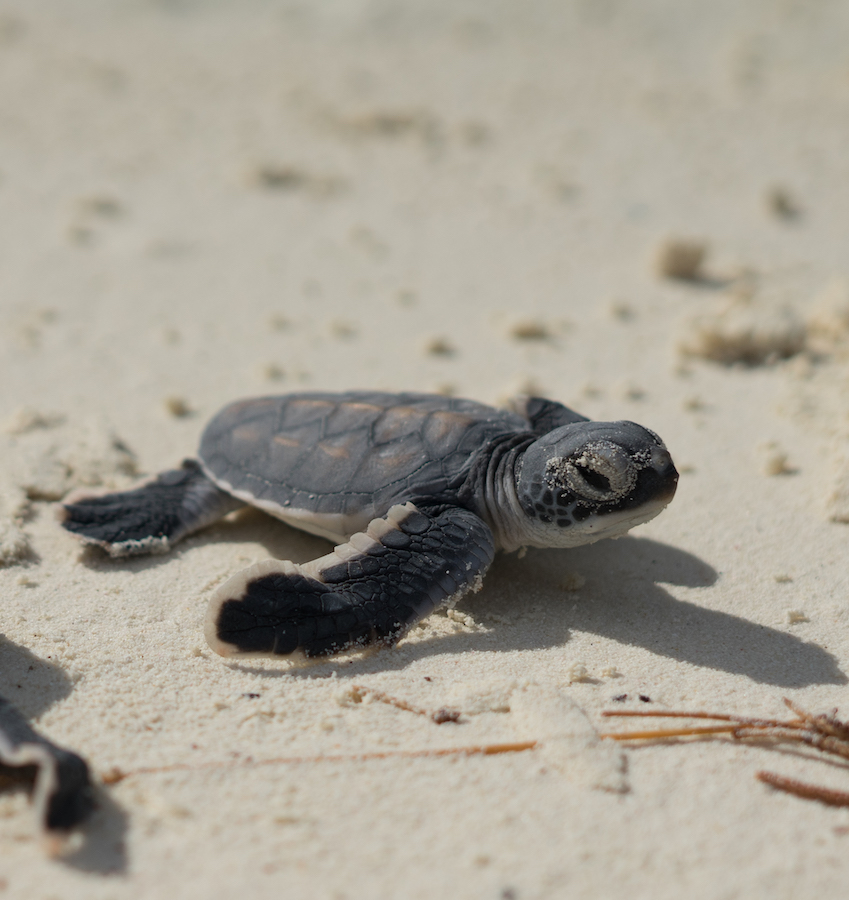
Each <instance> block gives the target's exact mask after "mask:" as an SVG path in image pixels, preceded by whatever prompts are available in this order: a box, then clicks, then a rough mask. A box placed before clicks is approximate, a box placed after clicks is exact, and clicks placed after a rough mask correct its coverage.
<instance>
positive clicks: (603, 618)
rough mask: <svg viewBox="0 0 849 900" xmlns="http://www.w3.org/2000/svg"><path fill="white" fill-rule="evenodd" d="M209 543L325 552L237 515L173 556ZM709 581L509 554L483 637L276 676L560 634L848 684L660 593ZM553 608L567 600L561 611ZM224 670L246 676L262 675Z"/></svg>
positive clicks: (791, 678) (278, 525)
mask: <svg viewBox="0 0 849 900" xmlns="http://www.w3.org/2000/svg"><path fill="white" fill-rule="evenodd" d="M216 541H227V542H230V543H232V542H238V543H246V544H247V543H255V544H260V545H261V546H263V547H264V548H265V549H266V551H267V552H268V554H269V555H270V556H272V557H274V558H276V559H291V560H292V561H293V562H305V561H307V560H310V559H315V558H316V557H317V556H322V555H323V554H325V553H328V552H329V551H330V548H331V546H332V545H331V544H330V543H329V542H328V541H325V540H323V539H322V538H317V537H314V536H313V535H309V534H306V533H304V532H302V531H298V530H297V529H294V528H291V527H289V526H287V525H285V524H284V523H282V522H279V521H278V520H276V519H273V518H272V517H270V516H268V515H266V514H265V513H262V512H261V511H259V510H256V509H253V508H245V509H242V510H238V511H237V512H235V513H231V514H230V515H229V516H227V517H226V518H225V519H222V520H221V521H220V522H217V523H215V524H214V525H212V526H210V527H209V528H207V529H204V531H202V532H200V533H198V534H197V535H194V536H192V537H190V538H188V539H187V540H186V541H185V542H184V543H183V544H181V545H180V546H179V547H178V548H177V552H178V553H180V552H191V550H192V549H193V548H195V547H198V546H205V545H206V544H207V543H212V542H216ZM86 557H87V562H86V564H87V565H89V566H90V567H92V568H102V567H106V566H109V567H114V566H119V567H121V568H126V569H128V570H131V571H140V570H143V569H146V568H150V567H152V566H157V565H161V564H163V563H164V562H166V561H168V559H169V557H168V556H159V557H156V556H154V557H140V558H136V559H125V560H112V559H109V558H108V557H106V556H104V555H103V554H102V553H99V552H97V553H94V552H90V553H88V554H86ZM575 571H578V572H580V573H581V574H582V575H583V574H584V573H586V578H587V581H586V584H585V585H584V587H583V588H582V589H581V590H580V591H579V592H576V593H566V591H565V590H564V587H563V585H564V582H565V581H566V580H567V578H568V576H569V574H570V573H572V572H575ZM716 580H717V573H716V571H715V570H714V569H713V568H712V567H711V566H710V565H708V564H707V563H705V562H704V561H703V560H701V559H699V558H698V557H696V556H694V555H693V554H691V553H687V552H685V551H683V550H679V549H677V548H675V547H672V546H669V545H668V544H662V543H659V542H658V541H652V540H649V539H647V538H636V537H630V536H629V537H624V538H621V539H620V540H618V541H600V542H599V543H597V544H591V545H589V546H586V547H576V548H573V549H571V550H568V551H562V550H529V551H528V553H527V554H526V556H525V557H524V558H521V559H520V558H519V557H518V555H515V554H512V555H506V556H505V555H499V556H497V557H496V560H495V562H494V564H493V566H492V568H491V569H490V571H489V573H488V575H487V577H486V580H485V586H484V589H483V590H482V591H481V592H480V593H479V594H476V595H469V596H467V597H466V598H465V599H464V600H463V601H462V604H461V605H462V607H463V608H465V609H468V610H469V611H470V612H471V613H473V615H475V616H478V617H481V618H486V617H487V616H492V615H493V614H494V615H497V616H500V617H502V618H503V619H505V620H508V621H509V624H504V625H499V626H498V627H496V628H493V629H492V630H491V631H489V632H486V633H455V634H450V635H444V634H440V635H437V636H434V637H430V638H426V639H424V640H410V639H409V638H408V639H407V640H406V641H405V642H404V645H403V646H404V650H405V652H404V654H403V661H402V660H401V659H398V661H397V662H393V660H392V659H391V654H384V653H380V654H378V656H379V662H378V661H377V656H375V654H373V653H371V654H369V653H366V654H363V655H361V656H359V657H347V658H345V659H344V660H341V661H337V660H334V661H332V662H324V663H322V662H314V663H311V664H309V665H307V666H306V667H305V668H300V667H299V668H295V667H290V668H287V669H286V670H285V672H286V673H288V674H294V675H296V674H298V673H300V672H304V673H305V674H308V677H321V675H322V674H323V672H322V671H321V666H333V667H335V668H334V670H335V669H339V667H340V665H341V666H342V667H343V668H344V670H345V671H349V672H352V673H354V674H359V675H362V674H367V673H368V672H370V671H380V670H382V669H386V668H390V669H394V668H403V667H404V666H406V665H408V664H409V663H410V662H411V661H413V660H415V659H420V658H424V657H428V656H434V655H441V654H445V653H461V652H464V651H471V650H479V651H483V650H485V651H492V652H507V651H515V650H533V649H544V648H548V647H555V646H561V645H563V644H565V643H566V642H567V641H568V639H569V633H570V630H577V631H583V632H589V633H592V634H598V635H601V636H604V637H607V638H611V639H612V640H616V641H619V642H620V643H623V644H627V645H631V646H637V647H643V648H644V649H646V650H649V651H651V652H652V653H655V654H657V655H659V656H665V657H668V658H669V659H675V660H678V661H681V662H688V663H691V664H692V665H697V666H702V667H704V668H707V669H716V670H720V671H725V672H729V673H731V674H737V675H745V676H747V677H748V678H751V679H752V680H753V681H756V682H759V683H762V684H772V685H776V686H779V687H785V688H798V687H804V686H806V685H810V684H846V683H847V682H849V679H847V677H846V675H845V674H844V673H843V672H842V671H841V670H840V668H839V666H838V664H837V660H836V659H835V658H834V657H833V656H832V655H831V654H830V653H828V652H827V651H826V650H824V649H823V648H822V647H819V646H817V645H816V644H812V643H809V642H806V641H803V640H801V639H800V638H798V637H796V636H795V635H792V634H788V633H786V632H783V631H779V630H777V629H775V628H770V627H769V626H767V625H760V624H758V623H755V622H751V621H749V620H748V619H745V618H742V617H741V616H735V615H732V614H730V613H726V612H721V611H718V610H712V609H709V608H707V607H705V606H699V605H696V604H695V603H691V602H690V601H688V600H679V599H677V598H676V597H674V596H673V595H672V594H670V593H669V592H668V591H667V590H665V588H663V587H662V586H661V585H663V584H671V585H677V586H682V587H710V586H711V585H713V584H714V583H715V582H716ZM564 597H567V598H570V599H571V602H570V603H569V607H568V609H567V608H566V605H565V604H564ZM517 603H518V605H517ZM529 606H533V607H534V613H533V614H528V613H527V612H526V610H527V609H528V607H529ZM510 620H512V621H510ZM234 664H235V665H238V666H239V667H240V668H242V669H245V670H247V671H251V672H257V673H261V674H266V675H269V676H270V675H273V674H274V672H273V671H272V670H268V669H263V668H260V667H254V666H244V665H242V664H238V663H234ZM352 666H353V668H352ZM329 671H330V670H328V674H329ZM340 674H342V672H341V670H340Z"/></svg>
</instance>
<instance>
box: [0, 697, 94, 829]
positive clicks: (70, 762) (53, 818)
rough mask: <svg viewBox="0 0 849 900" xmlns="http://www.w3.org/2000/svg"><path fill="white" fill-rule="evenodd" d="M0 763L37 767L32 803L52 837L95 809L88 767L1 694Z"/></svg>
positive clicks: (79, 821)
mask: <svg viewBox="0 0 849 900" xmlns="http://www.w3.org/2000/svg"><path fill="white" fill-rule="evenodd" d="M0 763H2V764H3V765H4V766H13V767H16V768H17V767H21V766H35V767H36V768H37V773H36V778H35V790H34V791H33V803H34V805H35V807H36V813H37V815H38V818H39V821H40V823H41V825H42V827H43V829H44V831H45V833H46V835H47V836H48V838H49V839H51V843H53V841H52V839H54V838H55V839H59V841H60V842H61V838H62V836H63V835H64V834H66V833H67V832H69V831H70V830H71V829H73V828H75V827H76V826H77V825H80V824H81V823H82V822H83V821H85V819H86V818H87V817H88V816H89V814H90V813H91V811H92V810H93V809H94V799H93V797H92V789H91V782H90V781H89V774H88V766H87V765H86V762H85V760H84V759H82V758H81V757H79V756H77V754H76V753H72V752H71V751H70V750H65V749H64V748H62V747H57V746H56V744H53V743H51V742H50V741H48V740H47V738H45V737H42V736H41V735H40V734H38V733H37V732H36V731H33V729H32V728H31V727H30V725H29V724H28V722H27V721H26V719H24V717H23V716H22V715H21V714H20V713H19V712H18V711H17V709H15V707H14V706H12V704H11V703H9V701H8V700H4V699H3V698H2V697H0Z"/></svg>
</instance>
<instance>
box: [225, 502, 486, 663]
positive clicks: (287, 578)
mask: <svg viewBox="0 0 849 900" xmlns="http://www.w3.org/2000/svg"><path fill="white" fill-rule="evenodd" d="M388 520H389V521H390V522H391V523H392V526H393V527H390V528H388V529H381V531H382V533H380V534H375V538H373V539H372V541H371V544H370V546H368V547H367V549H366V550H365V551H364V552H355V553H353V554H352V555H350V556H347V558H342V557H341V556H340V555H339V554H338V552H337V553H336V554H330V555H329V556H327V557H324V560H320V561H318V563H317V564H315V563H314V564H308V565H307V566H292V565H291V564H289V565H288V566H287V565H281V564H278V565H277V566H276V567H275V565H274V563H273V562H272V563H260V564H259V565H258V566H256V567H254V569H253V570H251V569H249V570H248V571H247V572H245V573H239V574H238V575H237V576H235V577H234V578H233V579H231V581H230V582H227V583H226V584H224V585H222V587H221V588H219V590H218V591H217V592H216V595H215V596H214V597H213V599H212V601H211V603H210V611H209V618H208V624H207V637H208V640H209V641H210V644H211V645H212V646H213V647H214V649H215V650H217V651H218V652H219V653H222V654H223V655H227V656H230V655H261V656H268V655H281V656H288V655H290V654H293V653H296V652H298V651H300V652H302V653H303V654H304V655H306V656H326V655H329V654H333V653H337V652H339V651H341V650H347V649H349V648H351V647H357V646H363V645H366V644H373V643H382V644H393V643H395V642H396V641H397V640H398V639H399V638H400V637H401V636H402V635H403V634H404V633H405V632H406V631H407V630H408V629H409V628H410V627H411V626H412V625H414V624H415V623H416V622H418V621H420V620H421V619H423V618H424V617H425V616H428V615H430V613H432V612H433V611H434V610H435V609H436V608H437V607H439V606H441V605H442V604H443V603H445V602H447V601H449V600H454V599H459V598H460V597H461V596H462V595H463V594H464V593H466V591H468V590H470V589H473V588H474V587H475V586H477V585H479V584H480V579H481V577H482V576H483V575H484V574H485V572H486V570H487V569H488V568H489V566H490V564H491V562H492V559H493V556H494V554H495V547H494V544H493V539H492V533H491V532H490V530H489V529H488V528H487V526H486V525H485V524H484V523H483V522H482V521H481V519H479V518H478V517H477V516H476V515H474V514H473V513H470V512H468V511H467V510H464V509H457V508H450V509H447V510H445V511H443V512H440V513H437V514H436V515H432V516H429V515H426V514H424V513H422V512H420V511H419V510H417V509H416V508H415V507H413V505H412V504H407V506H405V507H394V508H393V510H391V511H390V516H389V517H388ZM367 534H368V532H367ZM275 569H276V570H275ZM311 573H314V575H312V574H311Z"/></svg>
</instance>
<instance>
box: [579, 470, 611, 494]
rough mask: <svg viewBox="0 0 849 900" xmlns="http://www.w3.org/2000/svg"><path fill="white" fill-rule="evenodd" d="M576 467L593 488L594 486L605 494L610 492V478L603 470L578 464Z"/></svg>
mask: <svg viewBox="0 0 849 900" xmlns="http://www.w3.org/2000/svg"><path fill="white" fill-rule="evenodd" d="M575 469H576V471H577V472H578V474H579V475H580V476H581V478H583V479H584V481H586V483H587V484H588V485H589V486H590V487H591V488H594V489H595V490H597V491H599V492H600V493H603V494H609V493H610V491H611V487H610V479H609V478H607V476H605V475H602V474H601V472H597V471H596V470H595V469H590V468H588V467H587V466H582V465H576V466H575Z"/></svg>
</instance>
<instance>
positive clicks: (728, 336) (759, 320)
mask: <svg viewBox="0 0 849 900" xmlns="http://www.w3.org/2000/svg"><path fill="white" fill-rule="evenodd" d="M806 337H807V331H806V328H805V323H804V322H803V321H802V320H801V319H800V318H799V316H798V315H797V314H796V313H795V312H794V311H793V310H792V309H791V308H790V307H788V306H774V305H771V304H767V303H758V302H744V301H739V300H734V301H732V302H730V303H729V304H728V305H726V306H725V307H724V308H723V309H721V310H720V311H719V312H717V313H715V314H713V315H704V316H700V317H698V318H695V319H693V320H691V321H690V322H689V323H688V325H687V326H686V329H685V332H684V334H683V335H682V337H681V339H680V341H679V345H678V349H679V351H680V352H681V353H682V354H683V355H685V356H691V357H698V358H700V359H707V360H710V361H711V362H717V363H721V364H722V365H726V366H731V365H745V366H762V365H769V364H771V363H775V362H777V361H778V360H781V359H787V358H788V357H791V356H794V355H795V354H796V353H799V352H800V351H801V350H802V349H804V347H805V340H806Z"/></svg>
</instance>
